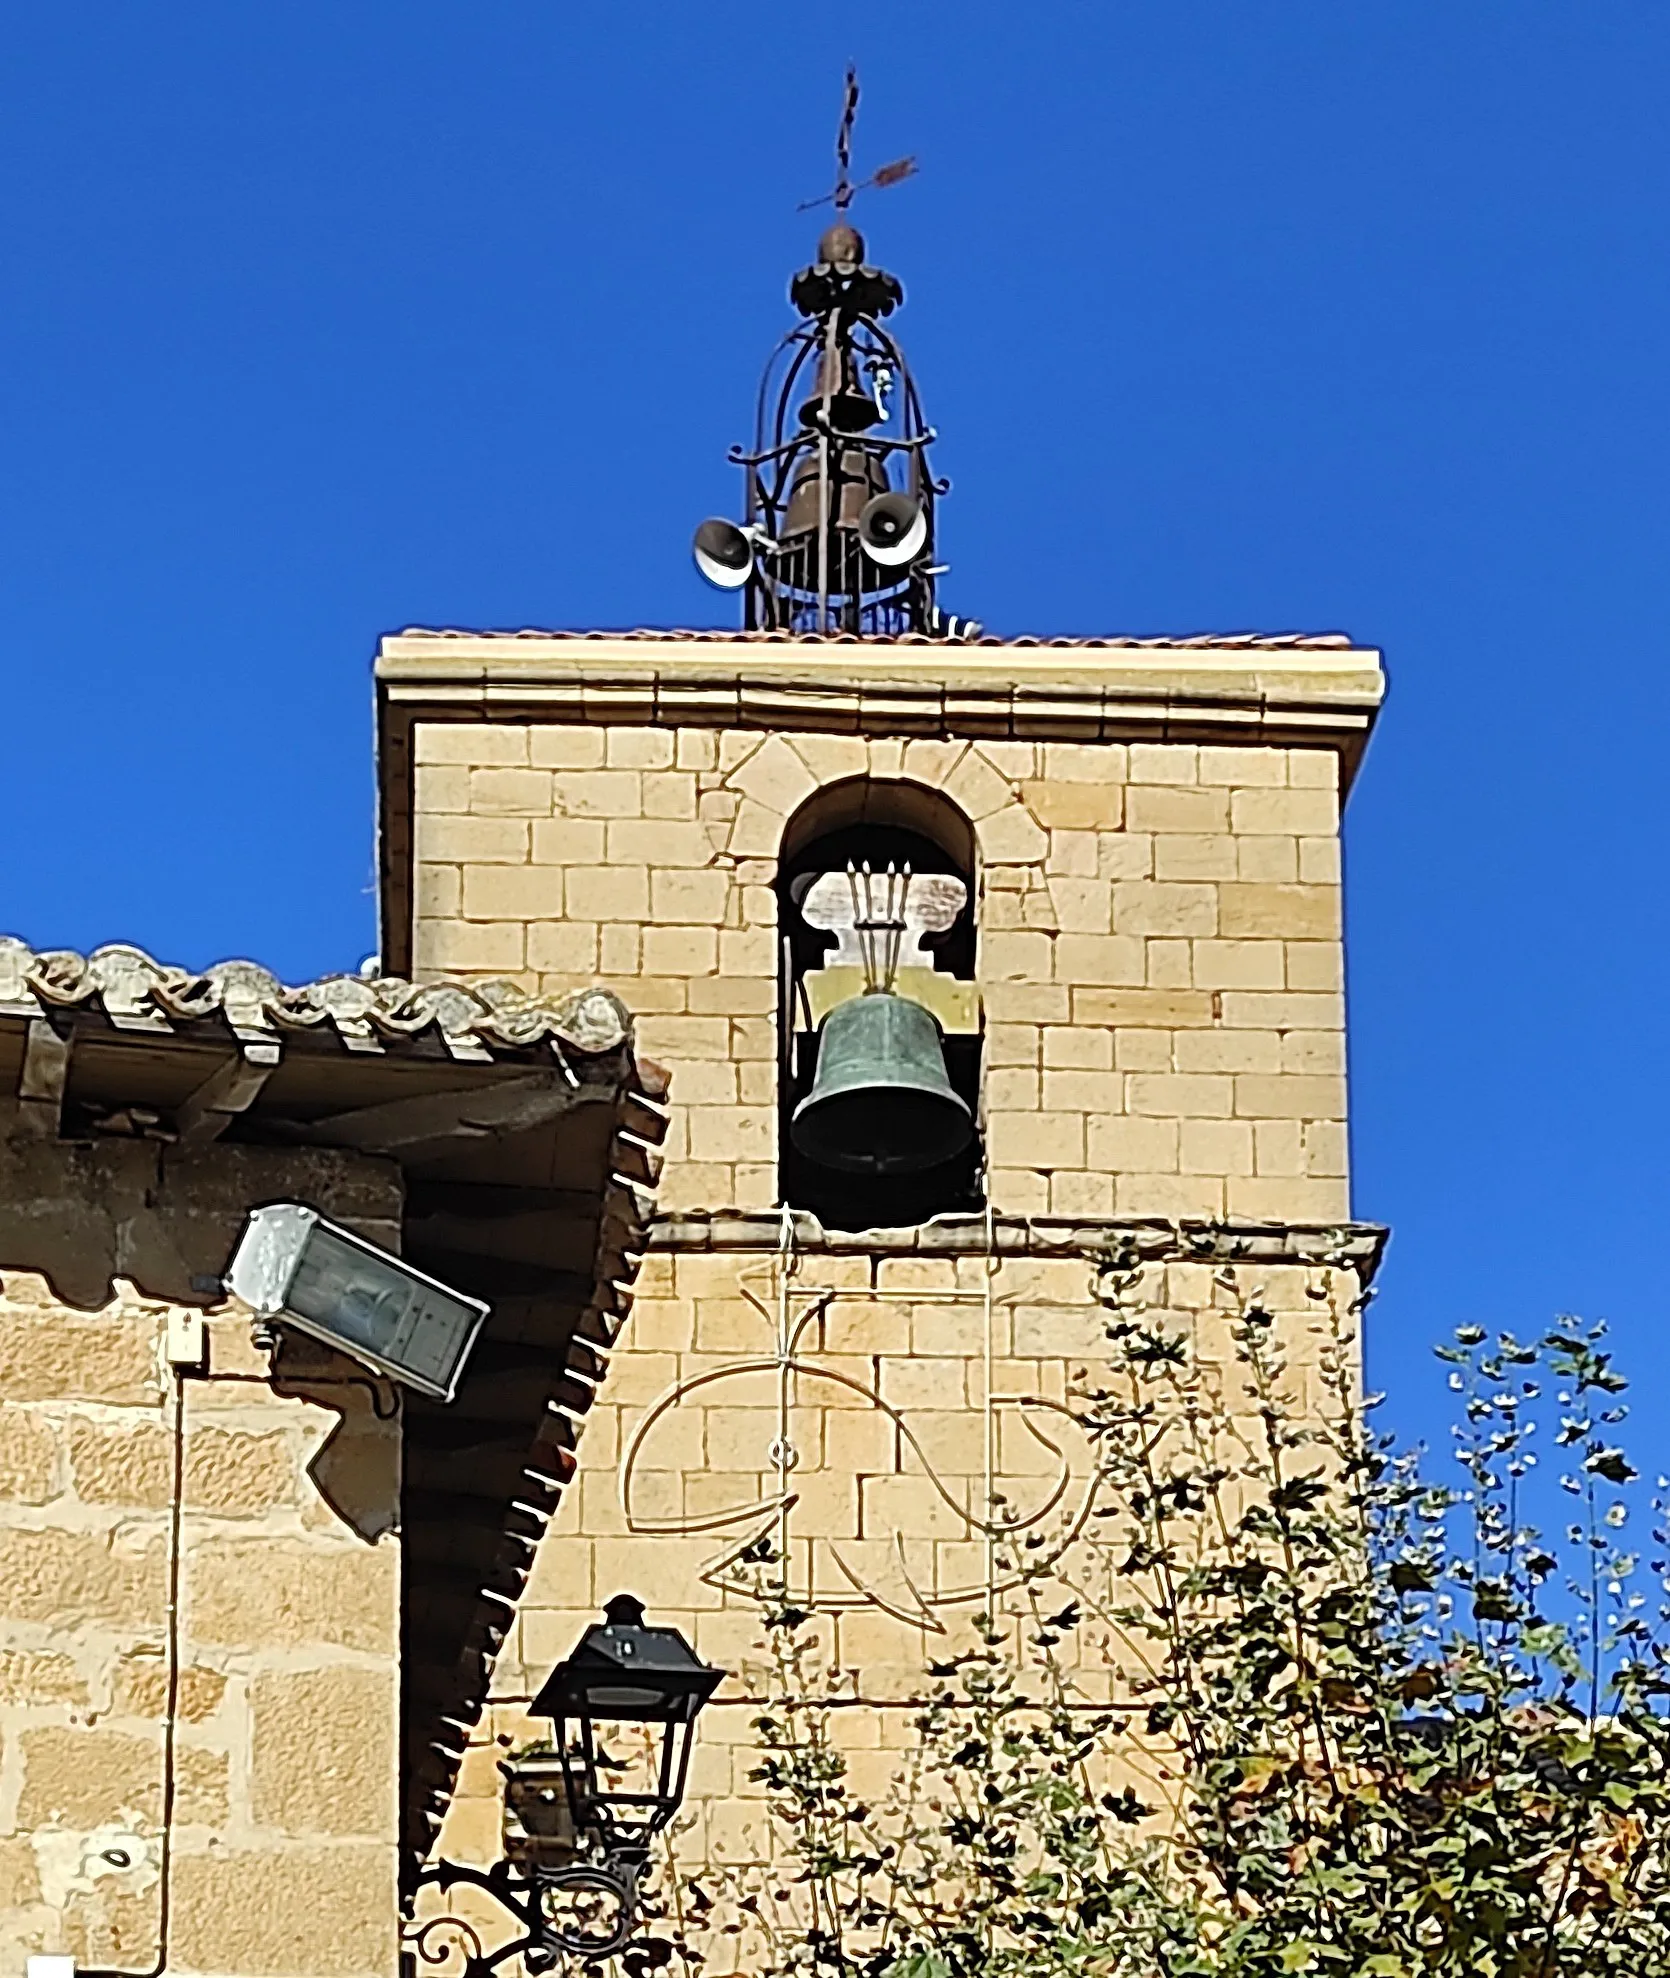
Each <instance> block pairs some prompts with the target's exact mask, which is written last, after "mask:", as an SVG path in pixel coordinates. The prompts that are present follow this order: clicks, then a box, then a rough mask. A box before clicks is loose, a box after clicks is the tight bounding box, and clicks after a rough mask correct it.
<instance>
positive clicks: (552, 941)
mask: <svg viewBox="0 0 1670 1978" xmlns="http://www.w3.org/2000/svg"><path fill="white" fill-rule="evenodd" d="M601 932H602V931H601V929H600V928H599V927H598V925H597V923H596V922H595V921H591V920H536V921H535V922H534V923H533V925H532V926H530V927H529V929H528V936H527V965H528V967H529V968H535V969H538V970H539V972H540V974H541V975H542V976H548V975H549V976H555V975H560V976H567V977H569V978H570V981H571V985H572V986H573V987H574V988H582V987H585V986H587V985H589V984H590V983H592V982H595V981H596V980H597V972H598V962H599V958H600V955H601V952H602V940H601Z"/></svg>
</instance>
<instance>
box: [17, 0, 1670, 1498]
mask: <svg viewBox="0 0 1670 1978" xmlns="http://www.w3.org/2000/svg"><path fill="white" fill-rule="evenodd" d="M849 56H851V57H853V58H855V59H856V60H857V61H858V62H859V64H860V67H861V71H862V77H863V85H864V109H863V113H862V117H861V121H860V127H859V161H860V163H861V164H868V165H870V166H873V165H875V164H877V163H880V162H881V161H883V160H885V159H888V158H891V157H894V156H895V155H897V154H899V153H901V152H906V151H914V152H916V153H918V154H919V156H920V159H921V165H922V171H921V175H920V177H918V178H916V179H914V180H912V181H911V182H910V183H908V184H906V185H905V186H903V187H900V188H898V189H896V190H893V191H890V192H887V193H885V194H882V195H878V196H876V197H875V198H874V199H872V200H871V201H869V202H868V204H867V209H866V210H865V211H864V212H863V213H862V214H861V216H860V217H861V219H862V222H863V224H864V225H865V227H866V229H867V231H868V233H869V237H870V242H871V249H872V254H873V257H874V258H876V259H878V260H880V261H881V262H882V263H883V264H884V265H886V266H888V267H890V268H892V269H894V270H896V271H897V272H898V273H899V274H900V275H901V276H902V277H903V279H904V281H905V284H906V292H907V307H906V310H905V312H904V314H903V315H902V316H901V317H900V318H899V319H898V322H899V327H900V332H901V335H902V336H903V338H904V339H905V341H906V347H907V349H908V350H909V352H910V354H911V356H912V358H913V361H914V362H915V365H916V367H917V370H918V373H919V377H920V380H921V383H922V387H923V391H924V394H925V398H926V403H927V408H928V413H929V417H930V418H931V419H932V420H933V422H934V423H935V424H936V426H938V428H939V429H940V431H941V432H942V434H943V435H944V439H943V444H942V447H941V449H940V453H939V460H940V464H941V466H942V468H943V469H944V470H945V471H948V472H949V473H950V474H951V475H952V477H953V480H954V483H955V486H954V492H953V494H952V497H951V499H950V500H949V501H948V502H947V503H946V504H945V507H944V509H943V511H942V518H943V536H944V541H945V547H946V549H947V551H948V554H949V555H950V558H951V560H952V561H953V563H954V566H955V568H954V572H953V574H952V576H951V577H950V578H949V579H948V580H947V581H946V583H945V585H944V587H943V596H944V600H945V602H946V604H947V605H948V607H949V608H951V609H954V610H958V611H966V612H969V613H972V614H974V615H977V616H979V617H981V618H983V619H984V620H985V621H986V622H987V624H988V625H989V626H990V627H991V628H992V629H993V630H995V631H999V632H1004V633H1018V632H1041V633H1052V632H1102V633H1107V632H1122V631H1129V632H1155V631H1172V632H1188V631H1196V630H1201V629H1217V630H1227V629H1235V628H1243V627H1257V628H1261V629H1266V630H1275V629H1288V628H1295V627H1303V628H1310V629H1322V628H1335V627H1338V628H1344V629H1346V630H1349V631H1350V632H1352V633H1353V634H1355V635H1356V636H1357V637H1358V638H1360V639H1362V640H1365V641H1371V642H1376V643H1379V644H1381V645H1382V646H1383V647H1384V649H1385V650H1386V653H1387V655H1388V662H1389V666H1390V670H1391V674H1392V680H1393V690H1392V697H1391V700H1390V703H1389V706H1388V708H1387V711H1386V714H1385V716H1384V718H1383V722H1382V727H1381V731H1380V733H1379V735H1378V736H1377V738H1376V740H1375V742H1374V745H1373V748H1372V750H1371V752H1370V756H1369V761H1368V764H1367V767H1366V769H1365V771H1364V774H1363V777H1362V779H1361V782H1360V784H1359V786H1358V790H1357V793H1356V796H1355V798H1354V801H1353V804H1352V808H1351V813H1350V823H1349V833H1348V844H1349V884H1350V931H1351V993H1352V1021H1353V1077H1354V1092H1353V1097H1354V1110H1355V1160H1356V1195H1357V1207H1358V1211H1359V1213H1360V1214H1363V1215H1365V1216H1371V1217H1375V1218H1378V1219H1384V1220H1387V1221H1390V1222H1391V1223H1392V1224H1393V1225H1394V1226H1395V1230H1396V1236H1395V1240H1394V1245H1393V1250H1392V1255H1391V1261H1390V1264H1389V1267H1388V1272H1387V1276H1386V1279H1385V1284H1386V1292H1385V1297H1384V1299H1383V1302H1382V1304H1381V1306H1380V1307H1379V1309H1378V1319H1377V1324H1376V1328H1375V1333H1374V1340H1373V1353H1372V1369H1373V1375H1374V1378H1375V1380H1376V1381H1377V1382H1378V1383H1379V1384H1381V1385H1384V1386H1385V1387H1387V1388H1388V1389H1389V1391H1390V1393H1391V1396H1392V1401H1391V1409H1392V1414H1393V1416H1394V1418H1395V1420H1396V1421H1397V1422H1398V1424H1399V1425H1400V1426H1402V1427H1403V1428H1405V1429H1406V1430H1408V1431H1410V1432H1412V1433H1426V1434H1432V1433H1434V1432H1436V1430H1437V1429H1438V1427H1439V1425H1440V1424H1441V1423H1442V1421H1443V1419H1444V1418H1445V1412H1446V1400H1447V1397H1446V1396H1445V1394H1444V1391H1443V1388H1442V1383H1441V1381H1440V1379H1439V1377H1438V1374H1437V1371H1436V1370H1435V1369H1433V1368H1432V1367H1431V1366H1430V1363H1429V1361H1428V1359H1427V1355H1426V1347H1427V1344H1428V1343H1429V1342H1430V1341H1431V1340H1432V1339H1433V1338H1434V1337H1435V1336H1437V1334H1438V1333H1440V1332H1441V1331H1442V1330H1443V1329H1444V1328H1445V1327H1447V1326H1448V1325H1449V1324H1450V1323H1452V1322H1455V1321H1457V1320H1459V1319H1463V1318H1474V1317H1477V1318H1479V1319H1482V1320H1483V1321H1484V1322H1486V1323H1495V1322H1502V1323H1511V1324H1516V1325H1518V1326H1521V1327H1523V1328H1526V1329H1530V1328H1533V1327H1535V1326H1536V1325H1538V1324H1539V1323H1540V1322H1541V1321H1542V1320H1543V1319H1544V1318H1545V1317H1546V1316H1548V1315H1550V1314H1551V1313H1552V1312H1554V1311H1556V1310H1559V1309H1575V1310H1578V1311H1582V1312H1584V1313H1588V1314H1590V1315H1605V1316H1606V1317H1608V1318H1609V1319H1610V1320H1611V1321H1612V1322H1613V1324H1614V1327H1615V1329H1616V1331H1617V1333H1618V1335H1619V1340H1620V1352H1621V1355H1622V1357H1623V1358H1624V1360H1625V1362H1626V1363H1627V1365H1628V1366H1629V1367H1630V1368H1631V1369H1632V1370H1633V1371H1634V1373H1635V1374H1636V1375H1637V1377H1638V1378H1639V1379H1640V1380H1641V1382H1642V1388H1643V1392H1642V1395H1641V1399H1640V1406H1639V1408H1638V1412H1637V1420H1636V1425H1635V1430H1636V1443H1637V1446H1638V1448H1639V1449H1640V1450H1641V1451H1642V1452H1643V1453H1644V1454H1645V1455H1646V1456H1647V1458H1648V1460H1649V1462H1652V1463H1658V1464H1665V1463H1667V1462H1670V1402H1667V1401H1666V1399H1665V1392H1666V1385H1667V1383H1666V1378H1665V1377H1666V1375H1667V1374H1670V1346H1667V1344H1666V1338H1665V1327H1664V1323H1663V1320H1664V1306H1665V1300H1664V1293H1663V1291H1662V1288H1661V1287H1660V1285H1659V1283H1658V1269H1659V1265H1658V1258H1657V1251H1656V1244H1657V1239H1658V1238H1659V1236H1660V1231H1661V1225H1662V1208H1661V1204H1662V1195H1663V1170H1664V1158H1663V1148H1664V1140H1665V1126H1666V1121H1667V1119H1670V1063H1667V1054H1666V1047H1665V1042H1664V1017H1663V1013H1662V1006H1663V1002H1664V993H1663V989H1662V986H1661V985H1662V979H1663V977H1664V974H1665V972H1666V962H1667V959H1670V953H1667V951H1670V930H1667V927H1666V915H1665V906H1664V887H1663V883H1662V876H1661V872H1662V866H1663V860H1664V852H1665V836H1666V834H1665V823H1664V818H1665V786H1666V770H1665V766H1664V728H1665V712H1666V707H1665V703H1666V685H1665V666H1666V660H1667V657H1670V637H1667V634H1670V588H1667V583H1666V566H1667V557H1666V550H1667V547H1670V545H1667V542H1666V489H1665V464H1666V445H1665V436H1666V430H1667V419H1670V364H1667V362H1666V357H1667V354H1670V339H1667V334H1666V332H1667V328H1670V323H1667V314H1670V254H1667V252H1666V249H1667V247H1670V147H1667V145H1666V143H1665V138H1664V114H1663V105H1664V103H1665V101H1666V100H1667V98H1670V11H1666V10H1665V9H1664V8H1663V7H1662V6H1660V5H1654V4H1646V0H1604V4H1595V0H1587V4H1583V5H1577V4H1570V5H1554V4H1542V3H1541V0H1515V4H1513V5H1507V4H1483V3H1482V0H1468V4H1462V5H1454V4H1450V5H1439V4H1437V0H1398V4H1396V5H1393V4H1391V0H1380V3H1379V4H1359V5H1351V6H1341V5H1340V4H1338V0H1316V3H1315V4H1312V3H1311V0H1258V3H1257V4H1249V0H1163V4H1162V0H1141V4H1124V0H1100V4H1096V5H1072V4H1049V5H1036V6H1031V7H1025V8H1020V7H1015V6H998V5H995V4H989V0H957V4H955V5H950V4H931V3H930V0H918V4H917V5H914V6H912V7H909V8H895V9H891V10H870V11H867V12H855V11H854V10H851V9H822V10H820V9H813V8H809V7H808V8H798V7H797V8H792V9H791V8H785V7H782V6H780V5H779V6H769V7H768V6H763V5H751V4H744V5H738V6H735V7H731V8H727V9H720V10H715V9H711V8H696V7H689V6H679V5H674V4H671V0H662V4H654V5H630V4H617V5H615V6H613V7H609V8H596V9H579V8H569V7H566V6H555V5H551V4H549V0H496V3H495V4H489V5H480V4H478V5H474V6H464V5H459V4H444V5H443V4H435V0H398V4H396V0H356V4H354V5H353V6H352V7H327V6H324V5H322V4H318V0H313V4H302V5H297V6H290V7H284V8H278V7H273V6H268V5H257V4H254V0H215V4H212V5H210V4H203V3H202V0H172V4H170V5H169V6H168V7H166V8H152V7H148V8H134V7H131V6H125V5H117V4H115V3H114V0H79V4H78V5H76V6H75V7H73V8H67V7H49V6H44V5H41V4H39V3H38V0H36V4H31V5H25V4H19V5H15V6H13V7H12V8H10V9H8V10H7V13H6V16H5V19H4V22H3V23H0V290H3V306H0V586H3V590H4V596H3V608H0V641H3V648H4V666H5V670H6V678H7V685H8V693H7V703H6V707H7V722H6V730H7V732H6V740H5V762H6V777H5V790H6V800H7V810H8V813H9V818H10V828H9V830H8V832H7V834H6V836H7V844H8V846H9V856H8V857H7V858H6V861H5V870H4V874H3V881H4V883H3V891H0V923H3V924H5V925H8V926H9V927H11V928H12V929H14V930H15V931H17V932H19V933H21V934H23V935H25V936H26V937H27V938H29V939H31V940H32V941H34V942H36V943H37V944H40V945H48V944H64V945H74V946H80V947H87V946H92V945H96V944H97V943H98V942H100V941H104V940H111V939H134V940H138V941H141V942H143V943H144V944H145V945H146V946H148V947H150V948H151V949H152V950H153V951H155V952H157V953H159V954H162V955H164V956H168V957H170V958H173V959H178V960H182V961H186V962H190V963H194V964H202V963H206V962H209V961H211V960H213V959H215V958H217V957H218V956H221V955H224V954H227V953H251V954H255V955H257V956H259V957H261V958H263V959H265V960H267V961H268V962H270V963H271V964H272V965H273V966H275V967H276V968H278V969H279V970H281V971H282V972H284V973H287V974H288V975H290V976H291V977H293V978H294V977H301V976H306V975H309V974H313V973H317V972H321V971H324V970H328V969H331V968H334V967H342V966H352V965H353V964H354V963H356V962H357V961H358V959H359V957H360V956H361V955H363V954H364V953H365V952H366V951H367V950H368V949H369V948H371V947H372V946H373V945H374V938H375V937H374V927H373V903H372V898H371V893H370V890H369V888H370V879H371V817H372V794H371V765H370V694H369V682H368V661H369V657H370V654H371V651H372V649H373V646H374V643H375V640H376V637H377V635H378V634H379V633H380V632H382V631H383V630H385V629H389V628H393V627H397V626H400V625H403V624H413V623H428V624H433V623H442V624H461V625H487V626H493V625H497V626H505V625H522V624H544V625H555V626H589V625H618V624H631V623H647V624H666V623H671V624H692V623H694V624H701V623H717V622H723V621H724V617H725V614H726V612H727V611H728V610H729V609H730V607H729V605H728V604H727V602H726V601H725V600H722V599H718V598H716V597H715V595H714V594H713V593H710V592H708V591H706V590H705V589H704V588H703V587H702V586H701V584H700V583H699V581H698V580H697V578H696V577H695V575H694V573H693V572H692V570H691V569H690V566H689V561H688V555H687V543H688V539H689V534H690V530H691V527H692V526H693V524H694V523H695V521H696V520H698V519H699V518H700V517H701V516H702V515H704V514H706V513H709V512H710V511H714V510H721V511H722V510H724V509H725V508H727V507H728V506H730V505H731V503H732V502H733V500H734V495H735V488H734V474H733V470H731V469H729V468H728V467H727V466H726V465H725V462H724V453H725V448H726V446H727V445H728V444H729V443H730V442H731V441H732V440H733V439H737V438H740V437H742V436H743V433H744V428H745V419H746V415H747V410H748V406H749V404H750V402H751V394H752V390H753V386H754V382H755V378H756V375H757V371H758V367H759V365H760V363H761V361H762V360H763V358H764V356H765V354H766V351H767V350H768V348H769V347H770V344H771V342H772V341H773V339H774V338H775V336H776V335H777V334H778V333H779V331H780V329H781V328H782V327H783V326H784V324H785V322H786V305H785V300H784V289H785V282H786V279H787V276H788V274H789V273H790V271H791V270H792V269H793V268H794V267H796V266H797V265H799V264H800V263H801V262H802V261H803V260H805V259H806V258H807V256H808V251H809V248H810V245H811V242H812V240H813V239H814V238H815V233H816V216H810V217H808V216H803V215H797V214H796V212H795V210H794V209H795V206H796V204H797V202H798V201H800V200H802V199H804V198H807V197H809V196H811V195H813V194H815V193H817V192H819V191H821V190H822V189H823V188H824V187H825V186H826V185H827V183H828V178H829V171H830V162H829V150H830V140H831V135H832V125H833V121H834V115H835V111H836V108H837V104H838V99H839V83H840V73H841V68H842V65H843V64H844V62H845V61H846V60H847V58H848V57H849Z"/></svg>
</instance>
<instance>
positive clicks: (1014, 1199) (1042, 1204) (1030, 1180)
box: [987, 1167, 1050, 1216]
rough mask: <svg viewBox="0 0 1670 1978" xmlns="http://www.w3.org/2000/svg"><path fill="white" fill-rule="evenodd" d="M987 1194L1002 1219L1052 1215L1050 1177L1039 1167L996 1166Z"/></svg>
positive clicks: (992, 1171) (992, 1172)
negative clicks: (1003, 1217)
mask: <svg viewBox="0 0 1670 1978" xmlns="http://www.w3.org/2000/svg"><path fill="white" fill-rule="evenodd" d="M987 1192H988V1194H989V1195H990V1198H991V1205H992V1207H993V1209H995V1210H996V1211H997V1213H998V1214H999V1215H1001V1216H1047V1215H1048V1214H1049V1212H1050V1188H1049V1178H1048V1176H1047V1175H1045V1174H1044V1173H1043V1172H1042V1171H1041V1170H1039V1169H1037V1168H999V1167H994V1168H993V1169H992V1170H991V1179H990V1182H989V1184H988V1190H987Z"/></svg>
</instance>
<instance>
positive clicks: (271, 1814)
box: [250, 1664, 398, 1838]
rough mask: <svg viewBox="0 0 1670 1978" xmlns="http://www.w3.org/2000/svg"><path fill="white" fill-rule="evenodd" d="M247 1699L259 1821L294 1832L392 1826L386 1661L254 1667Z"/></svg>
mask: <svg viewBox="0 0 1670 1978" xmlns="http://www.w3.org/2000/svg"><path fill="white" fill-rule="evenodd" d="M250 1703H251V1717H252V1721H253V1726H254V1729H253V1741H252V1746H251V1750H252V1772H251V1781H250V1806H251V1812H252V1814H253V1816H254V1819H255V1821H256V1822H257V1824H258V1825H260V1826H263V1827H273V1828H276V1829H277V1830H278V1831H279V1832H281V1833H284V1834H289V1835H293V1836H296V1837H299V1838H307V1837H311V1836H316V1835H326V1834H328V1835H354V1834H358V1835H364V1836H366V1837H368V1838H373V1837H383V1836H387V1835H389V1834H391V1833H392V1832H393V1831H394V1826H395V1821H396V1810H397V1809H396V1801H397V1797H398V1795H397V1778H396V1774H397V1765H396V1757H395V1678H394V1670H393V1667H392V1664H391V1666H390V1667H389V1668H387V1669H356V1668H352V1667H349V1666H346V1665H342V1666H337V1667H332V1668H324V1669H300V1670H286V1671H283V1672H276V1671H275V1672H272V1673H270V1674H263V1675H258V1676H256V1677H255V1679H254V1681H253V1682H252V1684H251V1686H250Z"/></svg>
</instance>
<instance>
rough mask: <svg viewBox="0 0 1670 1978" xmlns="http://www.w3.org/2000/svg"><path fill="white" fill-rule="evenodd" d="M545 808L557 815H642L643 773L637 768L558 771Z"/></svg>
mask: <svg viewBox="0 0 1670 1978" xmlns="http://www.w3.org/2000/svg"><path fill="white" fill-rule="evenodd" d="M545 809H546V813H547V815H550V814H552V813H554V814H555V815H556V816H558V817H602V818H617V817H641V816H642V815H643V810H644V789H643V776H642V774H641V772H639V771H638V770H636V769H573V770H563V771H560V772H558V773H557V775H556V776H555V778H554V787H553V791H552V799H551V802H550V803H548V804H547V805H546V806H545Z"/></svg>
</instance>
